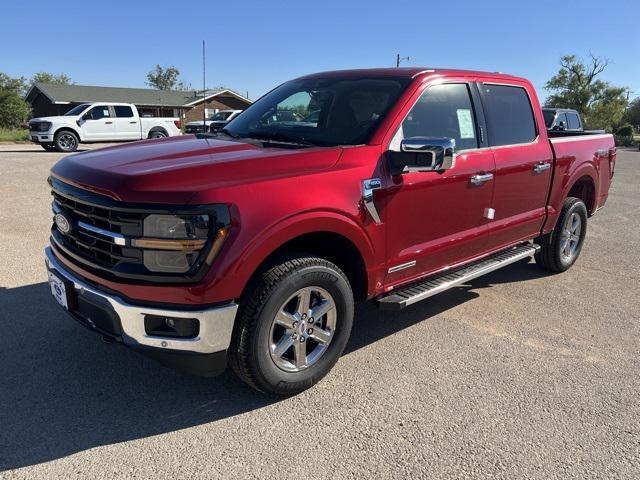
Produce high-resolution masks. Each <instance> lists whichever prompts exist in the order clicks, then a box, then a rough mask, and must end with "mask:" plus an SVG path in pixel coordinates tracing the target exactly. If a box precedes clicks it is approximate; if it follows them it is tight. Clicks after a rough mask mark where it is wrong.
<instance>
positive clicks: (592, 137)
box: [549, 133, 613, 143]
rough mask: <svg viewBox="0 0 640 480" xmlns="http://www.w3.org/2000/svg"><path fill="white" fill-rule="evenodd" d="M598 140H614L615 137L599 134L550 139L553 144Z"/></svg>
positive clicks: (608, 134)
mask: <svg viewBox="0 0 640 480" xmlns="http://www.w3.org/2000/svg"><path fill="white" fill-rule="evenodd" d="M598 138H613V135H612V134H610V133H598V134H595V135H589V134H588V133H585V134H584V135H572V136H570V137H553V138H549V141H550V142H551V143H563V142H579V141H580V140H595V139H598Z"/></svg>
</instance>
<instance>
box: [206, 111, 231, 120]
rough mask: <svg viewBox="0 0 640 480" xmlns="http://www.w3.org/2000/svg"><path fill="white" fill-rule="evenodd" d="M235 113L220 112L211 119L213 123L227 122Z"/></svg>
mask: <svg viewBox="0 0 640 480" xmlns="http://www.w3.org/2000/svg"><path fill="white" fill-rule="evenodd" d="M232 113H233V112H218V113H215V114H213V115H211V116H210V117H209V120H211V121H214V122H216V121H225V120H226V119H227V118H229V117H230V116H231V114H232Z"/></svg>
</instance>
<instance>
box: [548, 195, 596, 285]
mask: <svg viewBox="0 0 640 480" xmlns="http://www.w3.org/2000/svg"><path fill="white" fill-rule="evenodd" d="M574 215H575V216H577V217H578V218H579V222H580V224H579V227H580V231H579V232H578V233H577V234H575V232H574V233H573V234H571V235H567V231H571V226H572V225H573V222H574V221H575V218H576V217H575V216H574ZM586 235H587V207H586V206H585V204H584V202H583V201H582V200H580V199H579V198H575V197H568V198H567V199H566V200H565V201H564V205H563V206H562V211H561V212H560V216H559V217H558V221H557V223H556V226H555V228H554V229H553V231H551V233H549V234H547V235H543V236H542V237H540V238H538V240H537V243H538V244H539V245H540V246H541V247H542V248H541V250H540V252H538V253H537V254H536V263H537V264H538V265H540V266H541V267H542V268H544V269H545V270H549V271H551V272H564V271H566V270H569V268H571V266H572V265H573V264H574V263H575V262H576V260H577V259H578V257H579V256H580V251H581V250H582V245H583V244H584V239H585V237H586ZM570 238H574V239H575V242H576V243H572V242H573V240H570ZM565 240H566V241H567V242H569V243H568V244H567V243H565ZM572 245H573V246H572ZM567 251H569V252H570V255H567V254H566V252H567Z"/></svg>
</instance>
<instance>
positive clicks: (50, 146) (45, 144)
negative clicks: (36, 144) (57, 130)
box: [40, 143, 56, 152]
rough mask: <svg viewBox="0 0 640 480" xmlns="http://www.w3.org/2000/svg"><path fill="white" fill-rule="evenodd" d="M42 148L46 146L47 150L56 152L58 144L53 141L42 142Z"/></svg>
mask: <svg viewBox="0 0 640 480" xmlns="http://www.w3.org/2000/svg"><path fill="white" fill-rule="evenodd" d="M40 146H41V147H42V148H44V149H45V150H46V151H47V152H55V151H56V146H55V145H53V144H51V143H42V144H40Z"/></svg>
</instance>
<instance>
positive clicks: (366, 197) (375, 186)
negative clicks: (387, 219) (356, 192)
mask: <svg viewBox="0 0 640 480" xmlns="http://www.w3.org/2000/svg"><path fill="white" fill-rule="evenodd" d="M381 188H382V181H381V180H380V179H379V178H368V179H366V180H362V203H364V206H365V208H366V209H367V212H369V215H371V218H373V221H374V222H375V223H377V224H378V225H379V224H380V223H382V221H381V220H380V214H379V213H378V209H377V208H376V204H375V203H373V191H374V190H379V189H381Z"/></svg>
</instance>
